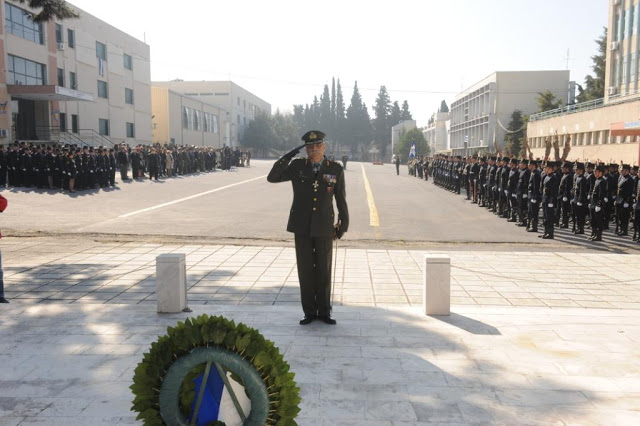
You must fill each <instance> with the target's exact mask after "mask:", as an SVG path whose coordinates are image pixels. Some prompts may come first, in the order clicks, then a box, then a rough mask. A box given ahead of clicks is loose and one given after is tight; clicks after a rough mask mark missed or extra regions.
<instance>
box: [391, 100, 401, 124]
mask: <svg viewBox="0 0 640 426" xmlns="http://www.w3.org/2000/svg"><path fill="white" fill-rule="evenodd" d="M401 120H402V117H401V113H400V105H399V104H398V101H395V102H394V103H393V106H392V107H391V114H390V115H389V128H391V127H393V126H395V125H396V124H398V123H400V121H401Z"/></svg>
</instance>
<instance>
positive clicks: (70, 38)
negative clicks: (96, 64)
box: [67, 28, 76, 49]
mask: <svg viewBox="0 0 640 426" xmlns="http://www.w3.org/2000/svg"><path fill="white" fill-rule="evenodd" d="M67 45H68V46H69V47H70V48H72V49H73V48H74V47H76V32H75V31H74V30H71V29H68V28H67Z"/></svg>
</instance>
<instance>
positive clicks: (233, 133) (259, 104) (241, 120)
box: [153, 80, 271, 146]
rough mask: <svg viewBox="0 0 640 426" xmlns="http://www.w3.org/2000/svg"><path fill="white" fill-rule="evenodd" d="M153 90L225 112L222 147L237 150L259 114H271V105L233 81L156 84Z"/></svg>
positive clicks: (164, 82)
mask: <svg viewBox="0 0 640 426" xmlns="http://www.w3.org/2000/svg"><path fill="white" fill-rule="evenodd" d="M153 85H154V86H156V87H165V88H167V89H171V90H172V91H174V92H177V93H182V94H183V95H185V96H188V97H190V98H193V99H198V100H200V101H202V102H203V103H206V104H209V105H213V106H217V107H219V108H221V109H223V110H224V111H225V114H226V118H225V119H224V120H221V121H224V123H225V128H224V129H223V144H224V145H228V146H238V145H239V144H240V142H241V141H242V136H243V134H244V130H245V129H246V128H247V126H248V125H249V123H250V122H251V121H252V120H253V119H254V118H255V117H257V116H258V115H259V114H267V115H270V114H271V105H270V104H269V103H267V102H266V101H264V100H262V99H260V98H259V97H258V96H256V95H254V94H253V93H251V92H249V91H248V90H245V89H243V88H242V87H240V86H238V85H237V84H235V83H234V82H232V81H183V80H173V81H157V82H153Z"/></svg>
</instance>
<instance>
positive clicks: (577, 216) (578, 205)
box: [571, 163, 589, 235]
mask: <svg viewBox="0 0 640 426" xmlns="http://www.w3.org/2000/svg"><path fill="white" fill-rule="evenodd" d="M584 169H585V167H584V163H576V178H575V181H574V184H573V199H572V200H571V204H572V205H573V220H574V223H575V230H574V233H575V234H576V235H580V234H584V224H585V216H586V214H587V204H588V202H589V181H588V179H587V176H586V175H585V172H584Z"/></svg>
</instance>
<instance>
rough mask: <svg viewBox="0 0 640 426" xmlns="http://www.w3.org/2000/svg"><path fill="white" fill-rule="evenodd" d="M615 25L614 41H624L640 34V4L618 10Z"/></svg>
mask: <svg viewBox="0 0 640 426" xmlns="http://www.w3.org/2000/svg"><path fill="white" fill-rule="evenodd" d="M613 25H614V28H613V41H622V40H624V39H627V38H631V36H633V35H636V34H638V28H640V4H636V5H634V6H631V7H629V8H628V9H625V10H618V11H616V16H615V19H614V21H613Z"/></svg>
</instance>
